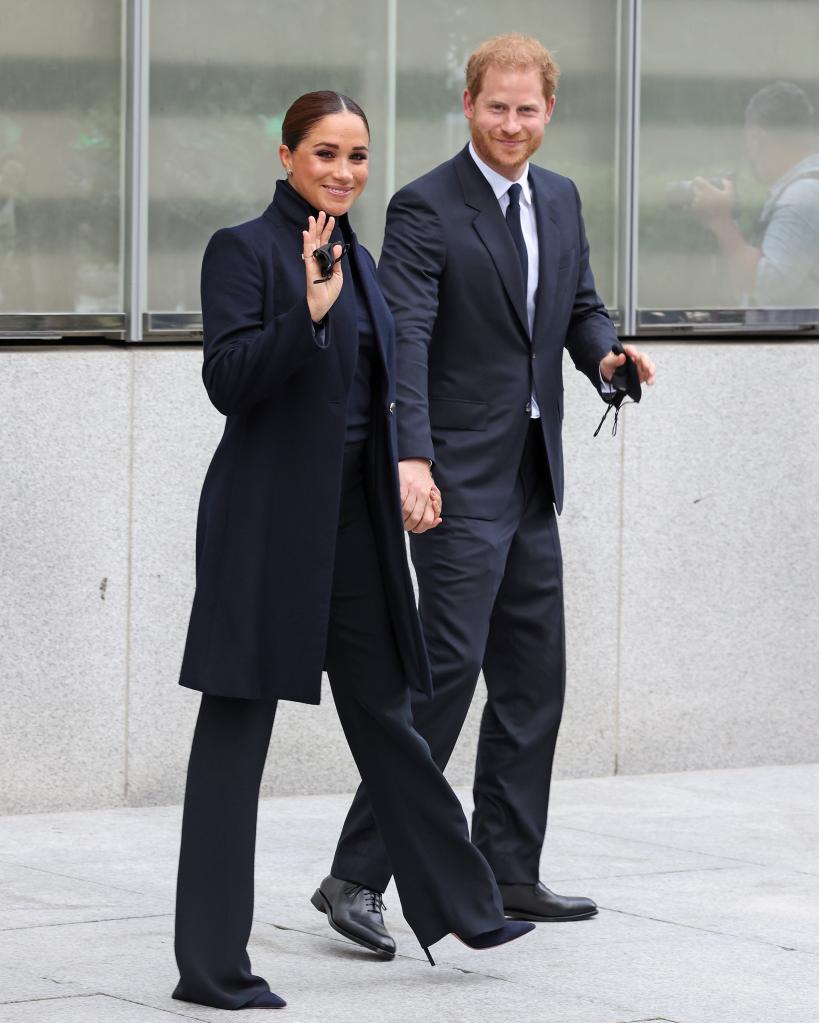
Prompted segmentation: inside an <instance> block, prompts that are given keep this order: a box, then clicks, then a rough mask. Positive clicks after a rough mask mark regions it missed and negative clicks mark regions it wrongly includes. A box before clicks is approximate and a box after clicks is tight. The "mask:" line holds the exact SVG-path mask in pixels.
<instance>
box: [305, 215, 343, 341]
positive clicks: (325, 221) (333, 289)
mask: <svg viewBox="0 0 819 1023" xmlns="http://www.w3.org/2000/svg"><path fill="white" fill-rule="evenodd" d="M335 225H336V218H335V217H330V218H328V217H327V214H326V213H325V212H324V211H323V210H322V211H321V213H319V215H318V217H308V218H307V230H306V231H302V240H303V242H304V252H303V257H304V272H305V274H306V275H307V306H308V308H309V310H310V316H311V317H312V320H313V323H318V322H319V321H320V320H323V319H324V317H325V316H326V315H327V312H328V310H329V309H330V307H331V306H332V304H333V303H334V302H335V300H336V299H337V298H338V296H339V293H340V292H341V285H342V284H343V283H344V274H343V273H342V271H341V262H340V261H339V262H338V263H334V264H333V273H332V276H331V277H330V279H329V280H328V281H319V278H320V277H321V270H320V269H319V264H318V260H317V259H316V257H315V256H314V255H313V253H314V252H315V251H316V249H318V248H320V247H321V246H322V245H326V244H327V242H329V241H330V235H331V234H332V233H333V228H334V227H335ZM340 255H341V245H334V246H333V258H334V259H335V258H336V257H337V256H340ZM316 281H319V283H318V284H316V283H315V282H316Z"/></svg>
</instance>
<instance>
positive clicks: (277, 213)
mask: <svg viewBox="0 0 819 1023" xmlns="http://www.w3.org/2000/svg"><path fill="white" fill-rule="evenodd" d="M282 138H283V144H282V146H281V148H280V156H281V160H282V164H283V165H284V168H285V171H286V173H287V180H285V181H279V182H277V185H276V194H275V197H274V199H273V202H272V203H271V205H270V206H269V207H268V208H267V210H265V212H264V214H263V215H262V216H261V217H259V218H258V219H256V220H253V221H250V222H249V223H246V224H241V225H239V226H238V227H234V228H227V229H223V230H220V231H217V233H216V234H215V235H214V236H213V238H212V239H211V241H210V243H209V245H208V247H207V251H206V252H205V257H204V262H203V267H202V311H203V320H204V339H205V340H204V365H203V370H202V375H203V378H204V382H205V386H206V388H207V391H208V395H209V396H210V399H211V401H212V402H213V403H214V405H215V406H216V407H217V408H218V409H219V410H220V411H221V412H223V413H224V414H225V415H226V416H227V422H226V425H225V432H224V436H223V437H222V440H221V442H220V444H219V447H218V448H217V450H216V453H215V454H214V456H213V461H212V462H211V465H210V468H209V470H208V473H207V477H206V479H205V484H204V487H203V491H202V499H201V503H200V509H199V521H198V528H197V569H196V572H197V576H196V595H195V598H194V603H193V611H192V614H191V622H190V628H189V632H188V640H187V644H186V648H185V656H184V660H183V664H182V673H181V680H180V681H181V683H182V685H185V686H189V687H190V688H193V689H198V690H201V692H202V694H203V695H202V702H201V707H200V711H199V718H198V721H197V725H196V731H195V734H194V739H193V748H192V751H191V759H190V765H189V769H188V782H187V789H186V794H185V809H184V819H183V824H182V846H181V852H180V863H179V881H178V888H177V913H176V957H177V962H178V965H179V970H180V975H181V976H180V981H179V984H178V986H177V988H176V990H175V992H174V997H176V998H180V999H184V1000H186V1001H195V1002H200V1003H202V1004H205V1005H213V1006H218V1007H221V1008H229V1009H239V1008H246V1007H265V1008H267V1007H279V1006H281V1005H284V1002H283V1001H282V999H280V998H278V996H276V995H274V994H273V993H272V992H271V991H270V989H269V987H268V985H267V983H266V982H265V981H264V980H262V978H260V977H257V976H254V975H253V974H252V973H251V971H250V961H249V959H248V955H247V951H246V944H247V940H248V937H249V934H250V928H251V923H252V916H253V861H254V845H255V828H256V810H257V803H258V794H259V784H260V780H261V775H262V768H263V766H264V761H265V756H266V753H267V747H268V742H269V739H270V733H271V728H272V726H273V718H274V715H275V711H276V701H277V700H278V699H289V700H297V701H300V702H304V703H318V702H319V696H320V686H321V672H322V668H323V667H326V669H327V672H328V675H329V677H330V684H331V687H332V691H333V697H334V700H335V703H336V707H337V710H338V714H339V718H340V720H341V724H342V727H343V729H344V733H345V736H346V738H347V741H348V743H349V745H350V749H351V751H352V754H353V757H354V758H355V761H356V764H357V766H358V769H359V771H360V773H361V776H362V779H363V781H364V784H365V785H366V786H367V789H368V792H369V795H370V798H371V800H372V803H373V807H374V810H375V813H376V816H377V818H378V822H379V826H380V828H381V830H382V834H383V837H384V841H385V843H386V846H387V849H388V851H389V854H390V858H391V861H392V865H393V867H394V873H395V878H396V883H397V886H398V890H399V893H400V895H401V902H402V906H403V908H404V913H405V917H406V919H407V921H408V922H409V924H410V925H411V926H412V928H413V930H414V931H415V933H416V935H417V937H418V939H419V941H420V942H421V945H422V946H423V947H424V948H425V950H426V948H427V946H429V945H431V944H432V943H433V942H435V941H437V940H438V939H439V938H441V937H442V936H443V935H445V934H447V933H448V932H453V933H456V934H457V935H458V936H459V937H461V939H462V940H464V941H466V942H467V944H470V945H472V946H473V947H488V946H489V945H495V944H500V943H502V942H504V941H509V940H512V939H513V938H515V937H518V936H519V935H520V934H522V933H525V931H526V930H528V929H530V928H531V925H530V924H528V925H527V924H520V923H506V922H505V921H504V917H503V912H502V903H501V899H500V897H499V895H498V891H497V886H496V885H495V881H494V878H493V876H492V873H491V871H490V869H489V867H488V865H487V864H486V861H485V860H484V859H483V857H482V856H481V855H480V853H479V852H478V851H477V850H476V849H475V848H474V846H472V845H471V844H470V842H469V837H468V832H467V826H466V821H465V819H464V816H463V813H462V811H461V807H460V805H459V803H458V800H457V798H456V797H455V795H454V794H453V792H452V791H451V789H450V788H449V787H448V785H447V783H446V781H445V780H444V778H443V776H442V775H441V773H440V771H439V770H438V768H437V767H436V766H435V764H434V762H433V761H432V759H431V757H430V754H429V749H428V747H427V746H426V744H425V743H424V741H423V740H422V739H421V737H420V736H419V735H418V733H417V732H416V731H415V730H414V729H413V727H412V716H411V711H410V691H409V685H410V684H415V685H419V686H422V687H424V688H427V689H429V687H430V678H429V668H428V665H427V661H426V655H425V651H424V646H423V640H422V638H421V633H420V627H419V623H418V619H417V614H416V610H415V604H414V599H413V592H412V585H411V581H410V576H409V570H408V566H407V563H406V557H405V552H404V542H403V532H402V516H401V510H400V498H399V489H398V478H397V467H396V445H395V424H394V411H395V401H394V397H393V395H394V387H395V380H394V371H393V356H394V351H393V349H394V343H395V342H394V334H393V328H392V321H391V318H390V314H389V311H388V309H387V307H386V304H385V302H384V300H383V298H382V296H381V294H380V292H379V290H378V285H377V282H376V278H375V266H374V263H373V260H372V257H371V256H370V254H369V253H368V252H367V251H366V250H365V249H364V248H362V247H361V246H360V245H359V244H358V242H357V241H356V237H355V235H354V234H353V232H352V229H351V227H350V225H349V222H348V219H347V211H348V210H349V208H350V207H351V206H352V204H353V203H354V202H355V200H356V199H357V198H358V196H359V195H360V194H361V192H362V191H363V189H364V186H365V184H366V181H367V156H368V146H369V128H368V126H367V121H366V118H365V116H364V113H363V111H362V110H361V109H360V107H359V106H358V105H357V104H356V103H354V102H353V101H352V100H350V99H348V98H347V97H344V96H340V95H338V94H336V93H333V92H316V93H309V94H308V95H306V96H302V97H301V98H300V99H298V100H296V102H295V103H294V104H293V105H292V106H291V107H290V109H289V110H288V112H287V115H286V117H285V120H284V124H283V128H282ZM326 245H330V246H331V249H330V250H329V251H330V252H331V254H332V258H333V259H335V263H334V265H333V266H332V267H331V268H328V267H327V266H326V263H327V262H328V261H327V260H325V261H324V263H325V265H324V267H322V265H320V261H319V258H317V255H316V253H317V251H318V250H319V249H321V247H322V246H326ZM325 251H328V250H325ZM323 269H324V271H325V272H322V270H323ZM427 955H429V953H428V952H427ZM430 961H432V960H431V959H430Z"/></svg>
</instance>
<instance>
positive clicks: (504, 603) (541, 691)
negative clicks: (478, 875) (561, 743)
mask: <svg viewBox="0 0 819 1023" xmlns="http://www.w3.org/2000/svg"><path fill="white" fill-rule="evenodd" d="M545 466H546V452H545V447H544V443H543V434H542V430H541V426H540V423H539V421H537V420H533V421H532V423H531V424H530V427H529V436H528V438H527V442H526V445H525V448H524V451H523V455H522V458H521V464H520V471H519V473H518V479H517V484H516V488H515V492H514V494H513V495H512V499H511V500H510V502H509V506H508V508H507V509H506V510H505V511H504V513H503V514H502V515H501V516H499V517H498V518H497V519H493V520H485V519H475V518H466V517H461V516H451V515H450V516H447V515H446V505H445V506H444V521H443V523H442V524H441V525H440V526H438V527H437V528H436V529H433V530H430V531H429V532H427V533H423V534H419V535H413V536H411V537H410V542H411V546H412V560H413V563H414V565H415V570H416V574H417V577H418V588H419V593H420V605H419V606H420V610H421V620H422V624H423V628H424V637H425V639H426V643H427V649H428V651H429V658H430V663H431V665H432V678H433V683H434V686H435V693H434V696H433V698H432V699H431V700H429V699H426V698H423V697H416V699H415V700H414V705H413V715H414V721H415V727H416V728H417V729H418V731H419V732H420V733H421V735H423V736H424V738H425V739H426V740H427V742H428V743H429V745H430V748H431V750H432V755H433V757H434V758H435V760H436V762H437V763H438V764H439V766H440V767H441V768H442V769H443V768H444V767H445V766H446V764H447V761H448V760H449V757H450V755H451V753H452V750H453V749H454V747H455V743H456V741H457V739H458V736H459V734H460V732H461V728H462V727H463V723H464V720H465V718H466V714H467V711H468V710H469V705H470V703H471V701H472V697H473V695H474V692H475V686H476V684H477V681H478V675H479V673H480V670H481V667H483V672H484V678H485V679H486V687H487V702H486V706H485V708H484V712H483V717H482V719H481V729H480V736H479V739H478V753H477V758H476V767H475V785H474V797H475V810H474V814H473V817H472V840H473V842H474V843H475V845H476V846H477V847H478V848H479V849H480V850H481V852H482V853H483V855H484V856H485V857H486V859H487V861H488V862H489V863H490V864H491V866H492V869H493V870H494V872H495V876H496V878H497V880H498V881H500V882H502V883H506V884H533V883H534V882H535V881H536V880H537V879H538V868H539V862H540V853H541V849H542V846H543V839H544V835H545V831H546V818H547V811H548V805H549V788H550V785H551V774H552V761H553V758H554V752H555V743H556V740H557V734H558V729H559V727H560V720H561V716H562V713H563V697H564V692H565V637H564V613H563V561H562V556H561V550H560V538H559V535H558V529H557V520H556V516H555V510H554V505H553V502H552V489H551V483H550V480H549V476H548V471H547V470H546V468H545ZM444 502H446V495H444ZM332 872H333V875H334V876H335V877H339V878H345V879H349V880H355V881H357V882H358V883H360V884H365V885H367V886H368V887H370V888H374V889H375V890H376V891H383V890H384V888H386V886H387V884H388V882H389V878H390V860H389V856H388V855H387V852H386V849H385V847H384V842H383V841H382V836H381V834H380V832H379V827H378V822H377V820H376V816H374V814H373V812H372V808H371V806H370V803H369V799H368V793H367V790H366V788H365V787H364V786H362V787H360V788H359V790H358V792H357V793H356V797H355V799H354V801H353V803H352V806H351V807H350V811H349V813H348V815H347V819H346V821H345V823H344V828H343V829H342V833H341V837H340V839H339V843H338V848H337V850H336V855H335V859H334V862H333V866H332Z"/></svg>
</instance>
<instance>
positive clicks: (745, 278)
mask: <svg viewBox="0 0 819 1023" xmlns="http://www.w3.org/2000/svg"><path fill="white" fill-rule="evenodd" d="M745 145H746V149H747V153H748V158H749V162H750V164H751V168H752V170H753V173H754V175H755V177H756V178H757V179H758V180H759V181H760V182H761V183H762V184H764V185H766V186H767V187H768V198H767V200H766V202H765V204H764V206H763V207H762V210H761V212H760V215H759V218H758V220H757V223H756V227H755V229H754V232H753V235H752V237H751V238H750V239H746V238H745V237H744V235H743V234H742V232H741V230H740V228H739V226H738V224H737V222H736V219H735V207H736V188H735V185H734V182H733V180H732V179H731V178H730V177H723V178H722V179H721V180H714V179H706V178H704V177H698V178H694V179H693V181H691V182H675V183H674V185H673V186H672V187H673V188H674V189H675V190H676V191H675V193H674V195H673V196H672V194H671V192H669V202H670V203H672V204H673V205H684V206H685V207H686V208H687V209H688V210H689V211H690V212H691V213H692V214H693V215H694V216H695V217H697V219H698V220H700V221H701V222H702V223H703V224H704V225H705V227H707V228H708V230H709V231H711V233H712V234H713V235H714V237H715V239H716V241H717V244H718V245H719V248H720V252H721V253H722V255H723V256H724V257H725V258H726V260H727V262H728V267H729V272H730V274H731V278H732V283H733V285H734V288H735V290H736V292H737V296H738V299H739V301H740V303H741V304H743V305H750V306H756V307H761V308H772V307H780V308H781V307H785V308H817V307H819V152H818V151H817V150H819V136H818V134H817V126H816V115H815V111H814V108H813V105H812V104H811V102H810V100H809V98H808V96H807V95H806V93H805V92H804V90H803V89H801V88H800V87H799V86H798V85H794V84H793V83H790V82H782V81H780V82H773V83H772V84H770V85H766V86H765V87H764V88H762V89H760V90H759V92H757V93H755V94H754V96H753V97H752V98H751V100H750V102H749V103H748V106H747V108H746V112H745ZM682 186H688V188H689V198H688V199H687V201H685V202H682V201H680V196H681V195H682V191H683V188H682ZM675 198H676V199H677V201H676V203H675V202H674V199H675Z"/></svg>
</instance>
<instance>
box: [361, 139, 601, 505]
mask: <svg viewBox="0 0 819 1023" xmlns="http://www.w3.org/2000/svg"><path fill="white" fill-rule="evenodd" d="M529 174H530V178H529V180H530V183H531V186H532V191H533V195H534V206H535V211H536V218H537V230H538V245H539V266H540V275H539V281H538V290H537V298H536V308H537V312H536V316H535V321H534V329H533V332H532V336H530V334H529V326H528V318H527V315H526V297H525V295H524V291H523V279H522V276H521V273H520V264H519V262H518V257H517V253H516V251H515V247H514V243H513V241H512V236H511V234H510V233H509V229H508V227H507V225H506V222H505V220H504V217H503V214H502V213H501V210H500V205H499V203H498V200H497V198H496V197H495V194H494V192H493V191H492V188H491V187H490V185H489V182H488V181H487V180H486V178H485V177H484V176H483V174H481V172H480V170H479V168H478V166H477V165H476V163H475V161H474V160H473V159H472V157H471V156H470V154H469V150H468V148H464V149H463V150H462V151H461V152H460V153H458V155H457V156H455V157H454V158H453V159H451V160H448V161H447V162H446V163H443V164H441V165H440V166H439V167H436V168H435V169H434V170H432V171H430V172H429V173H428V174H425V175H424V176H423V177H421V178H418V179H417V180H416V181H413V182H412V183H410V184H409V185H407V186H406V187H404V188H402V189H401V190H400V191H399V192H397V193H396V195H395V196H394V197H393V199H392V201H391V202H390V205H389V209H388V211H387V226H386V233H385V237H384V248H383V251H382V254H381V259H380V262H379V266H378V278H379V282H380V284H381V287H382V290H383V292H384V295H385V297H386V299H387V302H388V303H389V306H390V308H391V310H392V313H393V316H394V317H395V323H396V331H397V339H398V347H397V368H398V386H397V395H398V453H399V458H430V459H432V460H433V461H434V462H435V479H436V482H437V483H438V485H439V486H440V488H441V491H442V492H443V496H444V514H447V513H448V514H450V515H468V516H472V517H475V518H486V519H492V518H495V517H497V516H498V515H499V514H500V513H501V511H502V510H503V509H504V508H505V507H506V505H507V504H508V502H509V500H510V498H511V496H512V494H513V492H514V487H515V479H516V476H517V472H518V467H519V465H520V459H521V455H522V452H523V445H524V442H525V439H526V433H527V430H528V425H529V402H530V396H531V394H532V392H533V391H534V393H535V395H536V398H537V402H538V405H539V407H540V412H541V420H540V422H541V425H542V428H543V436H544V440H545V444H546V456H547V459H548V466H544V470H547V471H548V472H549V474H550V477H551V481H552V489H553V493H554V499H555V506H556V508H557V510H558V512H559V511H560V510H561V508H562V505H563V448H562V441H561V432H562V420H563V377H562V367H563V349H564V347H565V348H567V349H568V351H569V354H570V355H571V357H572V359H573V360H574V363H575V365H576V366H577V368H578V369H579V370H581V371H582V372H584V373H585V374H586V375H587V376H588V377H589V379H590V380H591V382H592V383H593V384H594V385H595V387H596V388H597V389H598V391H599V390H600V376H599V363H600V359H601V358H602V357H603V356H604V355H605V354H606V353H607V352H609V351H610V350H611V345H612V343H613V342H614V341H615V340H616V339H617V335H616V332H615V330H614V326H613V324H612V322H611V320H610V319H609V316H608V314H607V312H606V308H605V306H604V305H603V303H602V301H601V300H600V298H599V296H598V294H597V292H596V290H595V286H594V278H593V277H592V272H591V268H590V266H589V245H588V242H587V240H586V233H585V230H584V227H583V218H582V215H581V209H580V197H579V195H578V193H577V189H576V187H575V185H574V183H573V182H572V181H571V180H569V179H568V178H565V177H562V176H561V175H559V174H554V173H552V172H551V171H547V170H543V169H542V168H540V167H535V166H530V170H529Z"/></svg>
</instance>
